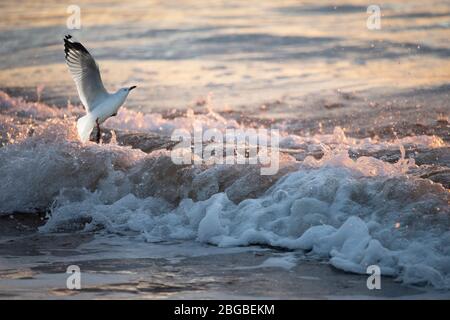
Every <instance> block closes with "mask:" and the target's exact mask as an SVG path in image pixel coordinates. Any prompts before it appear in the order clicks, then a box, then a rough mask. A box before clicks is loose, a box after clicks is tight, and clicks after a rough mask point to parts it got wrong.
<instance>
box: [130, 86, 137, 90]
mask: <svg viewBox="0 0 450 320" xmlns="http://www.w3.org/2000/svg"><path fill="white" fill-rule="evenodd" d="M134 88H136V86H131V87H130V88H129V89H128V91H131V90H133V89H134Z"/></svg>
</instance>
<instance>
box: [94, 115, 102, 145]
mask: <svg viewBox="0 0 450 320" xmlns="http://www.w3.org/2000/svg"><path fill="white" fill-rule="evenodd" d="M95 123H96V124H97V138H96V141H95V142H97V143H100V138H101V134H100V123H98V118H97V120H95Z"/></svg>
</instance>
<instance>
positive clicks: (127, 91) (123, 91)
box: [119, 86, 136, 95]
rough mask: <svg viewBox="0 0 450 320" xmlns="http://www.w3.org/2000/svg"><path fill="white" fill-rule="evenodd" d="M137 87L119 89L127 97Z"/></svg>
mask: <svg viewBox="0 0 450 320" xmlns="http://www.w3.org/2000/svg"><path fill="white" fill-rule="evenodd" d="M135 88H136V86H131V87H126V88H121V89H119V92H120V93H126V94H127V95H128V94H129V93H130V91H131V90H133V89H135Z"/></svg>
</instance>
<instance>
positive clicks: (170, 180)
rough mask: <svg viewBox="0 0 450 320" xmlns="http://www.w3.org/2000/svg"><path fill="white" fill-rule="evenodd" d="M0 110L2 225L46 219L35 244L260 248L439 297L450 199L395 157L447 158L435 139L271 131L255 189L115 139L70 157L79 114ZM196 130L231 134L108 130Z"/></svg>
mask: <svg viewBox="0 0 450 320" xmlns="http://www.w3.org/2000/svg"><path fill="white" fill-rule="evenodd" d="M0 110H1V114H0V127H1V128H2V134H3V133H4V132H7V133H8V136H7V137H6V136H2V141H3V144H4V146H3V147H1V148H0V176H1V177H2V178H1V182H2V183H1V184H0V212H1V213H3V214H8V213H12V212H29V213H33V212H42V211H47V210H48V211H49V216H50V217H49V219H48V221H47V222H46V223H45V225H43V226H42V227H41V228H40V232H42V233H50V232H68V231H70V232H94V233H110V234H113V235H116V236H117V237H121V236H122V235H124V234H125V235H126V234H132V235H138V238H139V239H141V240H142V241H146V242H160V241H170V240H174V239H177V240H197V241H199V242H203V243H209V244H213V245H216V246H221V247H229V246H249V245H269V246H274V247H281V248H285V249H289V250H298V251H303V252H305V254H308V255H311V256H313V257H317V258H319V259H329V261H330V263H331V264H332V265H333V266H335V267H336V268H339V269H342V270H345V271H348V272H354V273H365V271H366V268H367V266H369V265H373V264H377V265H379V266H380V267H381V271H382V274H384V275H391V276H394V277H397V278H398V279H400V280H401V281H403V282H404V283H408V284H429V285H432V286H434V287H436V288H447V289H448V288H450V246H449V243H450V228H449V227H450V215H449V214H450V211H449V206H448V203H449V193H448V190H447V189H446V188H445V187H444V186H443V185H441V184H439V183H433V182H432V181H431V180H428V179H422V178H419V177H417V176H414V175H412V174H411V173H410V172H411V171H412V170H416V169H417V168H418V165H417V164H416V163H415V162H414V159H407V158H406V151H405V146H410V145H414V146H416V147H420V148H428V149H433V148H439V147H443V146H445V143H444V142H443V141H442V140H441V139H440V138H438V137H435V136H411V137H407V138H403V139H397V140H394V141H381V140H377V139H371V138H365V139H356V138H351V137H348V136H346V134H345V133H344V131H343V130H342V129H341V128H339V127H337V128H335V130H334V132H333V133H332V134H321V135H315V136H298V135H293V134H290V133H289V132H288V131H282V133H281V135H282V138H281V141H280V147H281V149H282V154H281V159H280V167H281V168H280V172H279V174H277V175H276V176H273V177H263V176H260V175H258V172H259V170H258V169H259V168H257V167H256V166H251V165H216V166H212V165H201V166H190V165H189V166H187V165H185V166H179V165H175V164H173V163H172V162H171V160H170V151H168V150H166V149H164V148H161V149H155V150H153V151H151V152H148V153H146V152H143V151H142V150H140V149H133V148H131V147H130V146H124V145H121V143H120V139H118V138H117V141H119V142H115V143H110V144H102V145H97V144H94V143H87V144H86V145H82V144H81V143H80V142H79V141H78V139H77V136H76V130H75V127H74V122H75V121H74V120H75V116H76V115H77V114H79V113H80V112H81V110H80V109H77V108H73V110H69V111H68V110H67V109H65V110H62V109H56V108H52V107H49V106H46V105H44V104H41V103H28V102H24V101H22V100H20V99H13V98H10V97H8V96H7V95H5V94H3V93H2V94H0ZM47 118H51V120H45V119H47ZM194 121H195V122H197V123H201V124H202V125H203V126H204V127H205V128H218V129H220V130H224V129H226V128H229V127H234V128H236V127H242V125H241V124H239V123H238V122H237V121H236V120H234V119H226V118H224V117H222V116H221V115H219V114H216V113H214V112H213V111H209V112H208V113H207V114H203V115H194V114H193V113H188V114H187V115H186V116H181V117H176V118H173V119H167V118H164V117H163V116H162V115H159V114H141V113H136V112H134V111H131V110H127V109H124V110H123V112H122V111H121V112H120V113H119V115H118V117H117V118H115V119H111V120H110V121H109V122H108V123H107V125H108V126H109V127H111V128H113V129H114V130H117V132H120V131H123V130H125V129H126V130H128V131H129V132H141V133H153V134H154V133H158V134H163V135H168V134H170V132H171V130H173V129H175V128H186V129H188V128H190V127H191V126H192V123H193V122H194ZM30 128H32V131H30V130H31V129H30ZM119 136H120V134H119ZM119 136H118V137H119ZM115 139H116V138H114V139H113V140H114V141H115ZM355 150H356V151H358V152H359V153H361V154H370V153H376V152H379V151H380V150H381V151H383V150H400V158H399V159H397V161H391V162H388V161H383V160H382V159H380V158H376V157H373V156H370V155H367V156H358V157H352V156H351V152H352V151H355ZM362 151H364V152H362Z"/></svg>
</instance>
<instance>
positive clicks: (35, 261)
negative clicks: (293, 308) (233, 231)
mask: <svg viewBox="0 0 450 320" xmlns="http://www.w3.org/2000/svg"><path fill="white" fill-rule="evenodd" d="M0 222H1V223H0V226H1V227H0V228H1V230H0V234H2V236H1V237H0V242H1V246H0V248H1V249H0V257H1V258H0V261H1V262H2V263H1V264H0V265H1V267H0V297H1V298H2V299H61V298H68V299H106V298H117V299H215V298H217V299H255V298H257V299H361V298H364V299H396V298H397V299H398V298H403V299H405V298H408V299H415V298H418V299H421V298H424V297H425V298H427V297H428V298H431V297H434V298H444V297H446V298H450V295H448V293H446V292H445V291H443V292H440V291H436V290H432V289H430V288H417V287H408V286H405V285H402V284H400V283H398V282H395V281H394V279H392V278H389V277H383V278H382V288H381V290H369V289H367V286H366V281H367V277H366V276H363V275H355V274H349V273H345V272H342V271H340V270H337V269H335V268H333V267H332V266H330V265H329V264H327V263H326V262H324V261H317V260H316V259H312V258H308V257H306V256H304V255H303V254H302V253H299V252H290V251H286V250H280V249H277V248H267V247H266V248H263V247H257V246H255V247H247V248H229V249H224V248H216V247H210V246H207V245H201V244H199V243H196V242H188V243H183V244H182V246H181V249H180V243H177V242H173V243H161V244H143V245H145V246H147V247H148V248H147V250H148V252H149V255H155V257H154V258H150V257H142V256H141V255H135V252H137V251H135V250H136V248H134V249H133V248H129V247H126V246H124V245H123V244H122V245H118V246H115V245H114V244H111V243H110V244H109V245H108V244H107V242H108V237H107V236H105V239H104V240H105V244H104V245H103V246H98V247H96V246H95V245H92V244H91V245H89V242H90V241H91V240H92V238H93V234H89V233H86V234H79V233H78V234H54V235H48V234H39V233H37V232H36V227H37V226H38V225H40V224H42V220H41V219H40V218H39V217H33V216H29V215H21V214H17V215H14V216H10V217H8V216H6V217H5V216H3V217H1V218H0ZM101 242H102V240H101V238H100V239H97V243H101ZM86 244H88V246H87V247H84V248H83V245H86ZM134 246H136V244H134ZM137 246H141V245H139V244H137ZM182 247H185V248H189V252H190V254H186V253H183V249H182ZM152 251H153V253H152ZM214 252H216V254H214ZM192 253H194V254H192ZM286 256H289V257H293V258H295V259H296V261H297V264H296V265H295V266H289V265H288V266H283V265H282V264H281V265H280V266H272V267H270V266H267V267H264V266H263V265H262V264H263V262H264V261H266V260H267V259H268V258H280V257H281V258H283V257H286ZM103 257H105V258H103ZM19 261H20V264H19V263H18V262H19ZM9 265H11V266H14V267H12V268H9V267H8V266H9ZM69 265H78V266H79V267H80V269H81V285H82V290H69V289H67V288H66V279H67V277H68V276H69V274H66V270H67V267H68V266H69Z"/></svg>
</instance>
